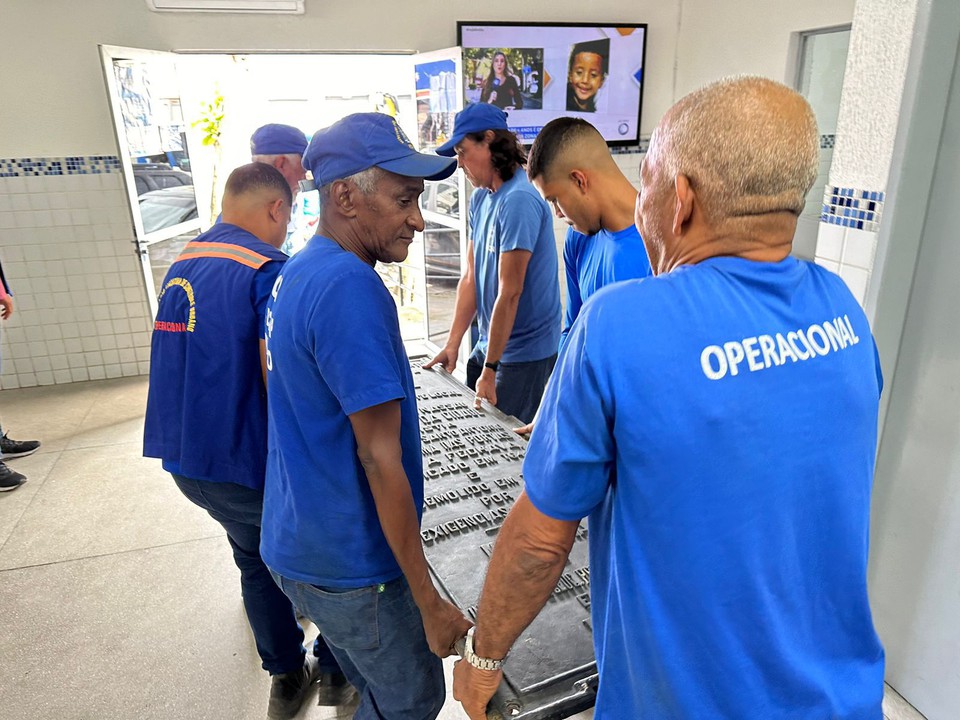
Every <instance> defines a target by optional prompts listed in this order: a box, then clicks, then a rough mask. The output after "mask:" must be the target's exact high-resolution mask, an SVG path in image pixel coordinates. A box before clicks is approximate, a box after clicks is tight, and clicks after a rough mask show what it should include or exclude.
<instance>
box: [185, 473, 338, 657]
mask: <svg viewBox="0 0 960 720" xmlns="http://www.w3.org/2000/svg"><path fill="white" fill-rule="evenodd" d="M173 479H174V481H175V482H176V483H177V487H178V488H180V492H182V493H183V494H184V495H185V496H186V497H187V499H188V500H190V502H192V503H193V504H194V505H198V506H200V507H202V508H203V509H204V510H206V511H207V512H208V513H209V514H210V517H212V518H213V519H214V520H216V521H217V522H218V523H220V524H221V525H222V526H223V529H224V530H226V531H227V540H228V541H229V542H230V547H231V548H233V560H234V562H235V563H236V564H237V567H238V568H239V569H240V588H241V592H242V593H243V606H244V608H245V609H246V611H247V621H248V622H249V623H250V629H251V630H252V631H253V638H254V640H255V641H256V643H257V652H258V653H259V654H260V660H261V661H262V662H263V669H264V670H266V671H267V672H268V673H270V674H271V675H276V674H279V673H287V672H293V671H295V670H299V669H300V668H302V667H303V660H304V656H305V655H306V652H305V651H304V649H303V630H302V629H301V627H300V625H299V624H298V623H297V618H296V616H295V615H294V612H293V606H292V605H291V604H290V600H289V599H287V596H286V595H284V594H283V593H282V592H280V589H279V588H278V587H277V585H276V583H275V582H274V581H273V578H272V577H271V576H270V571H269V570H268V569H267V566H266V565H264V564H263V559H262V558H261V557H260V516H261V515H262V514H263V493H262V492H260V491H259V490H254V489H253V488H248V487H245V486H243V485H236V484H234V483H220V482H207V481H204V480H191V479H190V478H186V477H183V476H182V475H174V476H173ZM313 652H314V654H315V655H316V656H317V657H318V658H319V659H320V670H321V672H340V666H339V665H337V661H336V659H335V658H334V657H333V655H331V654H330V650H329V649H328V648H327V646H326V644H325V643H324V642H323V640H322V639H321V638H320V637H319V636H318V637H317V639H316V642H314V646H313Z"/></svg>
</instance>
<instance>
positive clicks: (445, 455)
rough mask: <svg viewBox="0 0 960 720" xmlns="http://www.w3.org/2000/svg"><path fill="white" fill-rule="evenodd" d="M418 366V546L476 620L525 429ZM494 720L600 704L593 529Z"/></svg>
mask: <svg viewBox="0 0 960 720" xmlns="http://www.w3.org/2000/svg"><path fill="white" fill-rule="evenodd" d="M427 360H428V358H427V357H425V356H423V357H413V358H411V359H410V365H411V368H412V370H413V378H414V384H415V386H416V393H417V404H418V407H419V412H420V433H421V439H422V448H423V474H424V510H423V521H422V523H421V532H420V537H421V539H422V541H423V549H424V553H425V555H426V558H427V562H428V563H429V565H430V569H431V571H432V572H433V575H434V580H435V582H436V583H437V586H438V587H439V588H440V589H441V591H442V592H443V593H445V594H446V595H447V596H448V597H449V598H450V600H451V601H452V602H453V603H454V604H456V605H457V606H458V607H460V608H461V609H462V610H463V611H464V612H465V613H467V615H468V616H469V617H470V618H471V619H476V605H477V602H478V600H479V596H480V590H481V588H482V586H483V579H484V576H485V575H486V569H487V562H488V560H489V558H490V555H491V553H492V552H493V544H494V541H495V540H496V536H497V532H498V531H499V529H500V526H501V524H502V523H503V519H504V518H505V517H506V515H507V512H508V511H509V509H510V507H511V506H512V504H513V501H514V500H515V499H516V498H517V496H518V495H519V494H520V491H521V490H522V489H523V474H522V472H521V469H522V467H521V466H522V462H523V456H524V453H525V450H526V441H525V440H523V439H522V438H520V437H519V436H517V435H516V434H515V433H514V432H512V431H513V428H516V427H519V425H520V423H518V422H517V420H516V419H515V418H512V417H509V416H507V415H504V414H503V413H501V412H499V411H498V410H496V408H492V407H488V406H485V407H484V408H483V409H481V410H475V409H474V407H473V393H472V392H470V390H468V389H467V388H466V387H465V386H464V385H462V384H461V383H460V382H458V381H457V380H456V379H454V378H453V377H452V376H451V375H450V374H449V373H447V372H446V371H444V370H442V369H440V368H431V369H430V370H424V369H423V368H422V365H423V364H424V363H425V362H426V361H427ZM503 670H504V679H505V682H504V683H501V685H500V690H499V691H498V692H497V695H496V696H495V697H494V699H493V700H492V701H491V703H490V705H489V706H488V708H487V717H488V718H490V719H491V720H500V718H517V719H518V720H553V719H559V718H566V717H570V716H571V715H573V714H575V713H577V712H580V711H581V710H585V709H587V708H590V707H592V706H593V705H594V701H595V698H596V685H597V676H596V673H597V668H596V662H595V660H594V654H593V636H592V631H591V627H590V568H589V564H588V555H587V528H586V524H585V523H583V524H581V525H580V528H579V530H578V531H577V539H576V541H575V542H574V545H573V550H572V551H571V553H570V558H569V560H568V562H567V565H566V567H565V568H564V570H563V574H562V575H561V577H560V580H559V582H558V584H557V587H556V588H555V589H554V592H553V595H552V596H551V598H550V600H549V601H548V602H547V604H546V606H545V607H544V608H543V610H542V611H541V612H540V614H539V615H538V616H537V618H536V619H535V620H534V621H533V623H532V624H531V625H530V627H528V628H527V629H526V631H525V632H524V633H523V634H522V635H521V636H520V637H519V638H518V639H517V642H516V643H515V644H514V646H513V649H512V650H511V652H510V654H509V655H508V656H507V660H506V662H505V663H504V667H503Z"/></svg>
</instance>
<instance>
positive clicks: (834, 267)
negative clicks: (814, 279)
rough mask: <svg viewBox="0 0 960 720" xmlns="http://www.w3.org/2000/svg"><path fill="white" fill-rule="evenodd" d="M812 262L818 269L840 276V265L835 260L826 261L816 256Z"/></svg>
mask: <svg viewBox="0 0 960 720" xmlns="http://www.w3.org/2000/svg"><path fill="white" fill-rule="evenodd" d="M814 261H815V262H816V263H817V265H819V266H820V267H823V268H826V269H827V270H829V271H830V272H832V273H837V274H838V275H839V274H840V263H838V262H837V261H836V260H827V259H826V258H822V257H819V256H818V257H816V258H814Z"/></svg>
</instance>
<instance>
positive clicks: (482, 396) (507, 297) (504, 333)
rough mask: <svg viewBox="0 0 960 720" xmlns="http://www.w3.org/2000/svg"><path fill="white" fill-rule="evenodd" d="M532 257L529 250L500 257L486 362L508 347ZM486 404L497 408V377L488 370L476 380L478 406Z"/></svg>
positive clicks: (496, 358) (495, 360)
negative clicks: (486, 402)
mask: <svg viewBox="0 0 960 720" xmlns="http://www.w3.org/2000/svg"><path fill="white" fill-rule="evenodd" d="M531 257H533V253H531V252H530V251H528V250H510V251H508V252H505V253H501V254H500V264H499V266H498V268H497V271H498V280H499V282H498V286H497V299H496V301H495V302H494V303H493V312H492V313H491V315H490V337H489V338H487V357H486V362H490V363H493V362H497V361H498V360H499V359H500V358H501V356H502V355H503V351H504V350H505V349H506V347H507V341H508V340H509V339H510V334H511V333H512V332H513V324H514V322H515V321H516V319H517V307H518V306H519V304H520V295H521V294H522V293H523V283H524V280H525V279H526V276H527V266H528V265H529V264H530V258H531ZM481 400H487V401H488V402H489V403H490V404H491V405H496V404H497V383H496V373H495V372H494V371H493V370H491V369H490V368H488V367H485V368H483V372H481V373H480V377H479V379H478V380H477V404H478V405H479V404H480V401H481Z"/></svg>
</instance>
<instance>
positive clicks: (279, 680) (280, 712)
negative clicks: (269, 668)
mask: <svg viewBox="0 0 960 720" xmlns="http://www.w3.org/2000/svg"><path fill="white" fill-rule="evenodd" d="M319 674H320V673H319V667H318V665H317V658H316V657H314V656H313V655H311V654H308V655H307V657H306V658H305V659H304V661H303V667H302V668H300V669H299V670H295V671H294V672H289V673H282V674H280V675H274V676H273V682H272V684H271V685H270V704H269V705H268V706H267V717H268V718H270V720H290V718H292V717H294V716H295V715H296V714H297V713H298V712H299V711H300V706H301V705H303V701H304V699H305V698H306V696H307V692H308V691H309V690H310V684H311V683H312V682H313V681H314V680H316V679H317V675H319Z"/></svg>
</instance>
